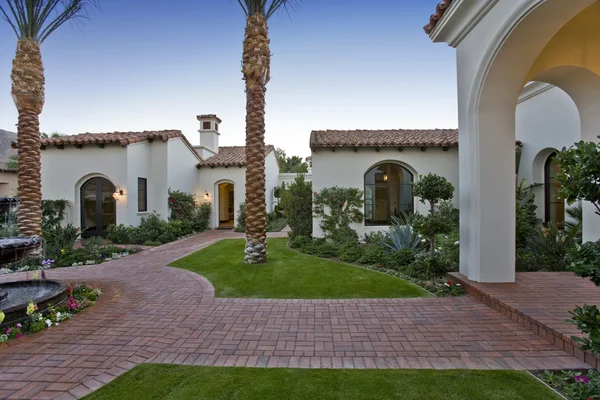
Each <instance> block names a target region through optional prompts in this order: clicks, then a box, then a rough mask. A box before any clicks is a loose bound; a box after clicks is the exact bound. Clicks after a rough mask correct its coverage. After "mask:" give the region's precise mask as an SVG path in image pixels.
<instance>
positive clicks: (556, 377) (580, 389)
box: [536, 369, 600, 400]
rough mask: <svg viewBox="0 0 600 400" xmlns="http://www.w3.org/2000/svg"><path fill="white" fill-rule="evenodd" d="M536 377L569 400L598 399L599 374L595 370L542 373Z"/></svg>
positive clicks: (599, 395)
mask: <svg viewBox="0 0 600 400" xmlns="http://www.w3.org/2000/svg"><path fill="white" fill-rule="evenodd" d="M536 376H537V377H538V378H539V379H540V380H542V381H543V382H545V383H546V384H547V385H549V386H550V387H552V388H553V389H555V390H556V391H558V392H559V393H561V394H562V395H563V396H565V397H566V398H568V399H569V400H597V399H600V373H599V372H598V371H595V370H592V369H590V370H587V371H582V370H569V371H544V372H540V373H538V374H536Z"/></svg>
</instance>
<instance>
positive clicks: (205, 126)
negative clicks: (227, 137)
mask: <svg viewBox="0 0 600 400" xmlns="http://www.w3.org/2000/svg"><path fill="white" fill-rule="evenodd" d="M202 129H210V121H204V122H202Z"/></svg>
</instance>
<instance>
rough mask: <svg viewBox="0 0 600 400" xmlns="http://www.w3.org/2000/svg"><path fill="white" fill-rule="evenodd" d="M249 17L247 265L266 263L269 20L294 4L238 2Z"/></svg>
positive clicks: (245, 66) (245, 59) (245, 61)
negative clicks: (266, 108)
mask: <svg viewBox="0 0 600 400" xmlns="http://www.w3.org/2000/svg"><path fill="white" fill-rule="evenodd" d="M238 3H239V4H240V6H242V9H243V10H244V13H245V14H246V31H245V34H244V51H243V55H242V73H243V74H244V81H245V82H246V251H245V257H244V260H245V261H246V263H247V264H256V263H263V262H266V261H267V230H266V217H267V205H266V200H265V192H266V189H265V92H266V86H267V83H268V82H269V79H270V73H271V71H270V64H271V52H270V49H269V30H268V26H267V20H268V19H269V18H270V17H271V16H273V14H275V12H277V11H278V10H281V9H287V6H289V5H291V3H292V0H238Z"/></svg>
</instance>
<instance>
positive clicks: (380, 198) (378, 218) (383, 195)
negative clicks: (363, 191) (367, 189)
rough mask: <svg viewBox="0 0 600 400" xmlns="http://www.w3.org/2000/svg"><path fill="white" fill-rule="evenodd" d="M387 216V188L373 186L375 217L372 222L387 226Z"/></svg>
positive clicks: (384, 186) (385, 186)
mask: <svg viewBox="0 0 600 400" xmlns="http://www.w3.org/2000/svg"><path fill="white" fill-rule="evenodd" d="M388 220H389V214H388V187H387V185H382V186H379V185H378V186H375V215H374V217H373V222H375V223H380V224H387V222H388Z"/></svg>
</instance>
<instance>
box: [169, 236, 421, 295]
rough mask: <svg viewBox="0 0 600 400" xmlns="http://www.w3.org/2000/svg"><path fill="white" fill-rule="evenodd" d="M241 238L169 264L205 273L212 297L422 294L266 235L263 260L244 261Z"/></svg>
mask: <svg viewBox="0 0 600 400" xmlns="http://www.w3.org/2000/svg"><path fill="white" fill-rule="evenodd" d="M244 245H245V241H244V240H243V239H230V240H222V241H220V242H217V243H215V244H213V245H211V246H209V247H207V248H205V249H202V250H200V251H197V252H196V253H193V254H190V255H189V256H187V257H184V258H182V259H179V260H177V261H175V262H173V263H172V264H171V266H173V267H178V268H183V269H187V270H189V271H192V272H196V273H198V274H200V275H202V276H204V277H205V278H207V279H208V280H209V281H210V282H211V283H212V285H213V286H214V288H215V295H216V296H217V297H246V298H248V297H251V298H269V299H358V298H383V297H386V298H390V297H392V298H393V297H427V296H430V294H429V293H428V292H426V291H425V290H423V289H421V288H420V287H418V286H416V285H413V284H412V283H409V282H406V281H404V280H402V279H399V278H396V277H393V276H390V275H386V274H383V273H379V272H376V271H370V270H367V269H364V268H359V267H355V266H352V265H348V264H344V263H341V262H335V261H330V260H324V259H320V258H317V257H312V256H309V255H306V254H302V253H299V252H297V251H295V250H292V249H290V248H288V247H287V239H285V238H279V239H269V240H268V244H267V246H268V254H269V258H268V263H266V264H259V265H246V264H244V257H243V255H244Z"/></svg>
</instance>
